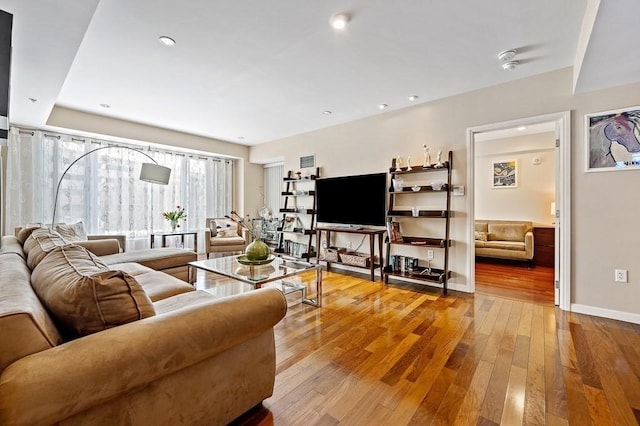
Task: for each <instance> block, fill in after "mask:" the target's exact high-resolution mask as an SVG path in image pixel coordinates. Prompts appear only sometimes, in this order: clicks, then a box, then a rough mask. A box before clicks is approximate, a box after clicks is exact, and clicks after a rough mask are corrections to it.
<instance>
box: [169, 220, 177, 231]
mask: <svg viewBox="0 0 640 426" xmlns="http://www.w3.org/2000/svg"><path fill="white" fill-rule="evenodd" d="M169 223H170V224H171V232H176V229H177V228H178V220H177V219H176V220H170V221H169Z"/></svg>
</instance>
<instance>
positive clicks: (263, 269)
mask: <svg viewBox="0 0 640 426" xmlns="http://www.w3.org/2000/svg"><path fill="white" fill-rule="evenodd" d="M237 257H238V256H225V257H216V258H212V259H207V260H199V261H196V262H189V265H191V266H193V267H195V268H198V269H202V270H205V271H209V272H214V273H216V274H220V275H224V276H226V277H230V278H235V279H237V280H240V281H243V282H246V283H250V284H258V285H260V284H264V283H268V282H271V281H275V280H279V279H282V278H286V277H291V276H294V275H299V274H301V273H302V272H304V271H307V270H312V269H316V267H317V265H316V264H313V263H309V262H304V261H301V260H288V259H283V258H281V257H275V258H274V259H273V261H272V262H270V263H268V264H266V265H242V264H240V263H238V261H237V260H236V258H237Z"/></svg>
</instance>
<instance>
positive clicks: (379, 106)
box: [378, 104, 389, 109]
mask: <svg viewBox="0 0 640 426" xmlns="http://www.w3.org/2000/svg"><path fill="white" fill-rule="evenodd" d="M388 106H389V105H387V104H380V105H378V108H380V109H385V108H386V107H388Z"/></svg>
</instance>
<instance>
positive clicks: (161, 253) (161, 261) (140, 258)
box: [101, 247, 197, 271]
mask: <svg viewBox="0 0 640 426" xmlns="http://www.w3.org/2000/svg"><path fill="white" fill-rule="evenodd" d="M101 259H102V260H103V261H104V263H106V264H107V265H114V264H116V263H129V262H136V263H140V264H141V265H144V266H147V267H149V268H151V269H155V270H156V271H161V270H163V269H169V268H175V267H177V266H185V265H187V264H188V263H189V262H194V261H196V260H197V255H196V253H195V252H193V251H192V250H187V249H181V248H175V247H162V248H153V249H144V250H132V251H127V252H124V253H117V254H110V255H108V256H102V257H101Z"/></svg>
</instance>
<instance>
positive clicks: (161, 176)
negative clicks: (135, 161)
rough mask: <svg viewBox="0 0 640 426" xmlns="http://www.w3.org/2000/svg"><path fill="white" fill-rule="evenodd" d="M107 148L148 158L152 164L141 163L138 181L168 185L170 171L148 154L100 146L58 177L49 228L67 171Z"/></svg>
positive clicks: (74, 162) (52, 223)
mask: <svg viewBox="0 0 640 426" xmlns="http://www.w3.org/2000/svg"><path fill="white" fill-rule="evenodd" d="M109 148H121V149H128V150H131V151H134V152H137V153H138V154H142V155H144V156H145V157H147V158H149V159H150V160H151V161H153V163H142V168H141V169H140V180H141V181H144V182H149V183H156V184H159V185H166V184H168V183H169V177H170V176H171V169H170V168H168V167H165V166H161V165H160V164H158V162H157V161H156V160H154V159H153V158H152V157H151V156H150V155H149V154H146V153H145V152H143V151H140V150H139V149H134V148H130V147H128V146H118V145H107V146H101V147H100V148H96V149H94V150H92V151H89V152H86V153H84V154H82V155H81V156H80V157H78V158H76V159H75V160H73V163H71V164H69V166H68V167H67V168H66V169H65V171H64V172H63V173H62V176H60V180H59V181H58V187H57V188H56V196H55V199H54V201H53V215H52V218H51V227H52V228H53V226H54V224H55V223H56V207H57V206H58V194H59V193H60V184H62V179H64V177H65V176H66V174H67V172H68V171H69V169H71V167H73V165H74V164H76V163H77V162H78V161H80V160H82V159H83V158H84V157H86V156H88V155H90V154H93V153H94V152H96V151H101V150H103V149H109Z"/></svg>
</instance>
